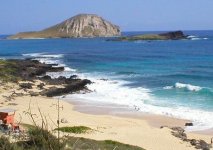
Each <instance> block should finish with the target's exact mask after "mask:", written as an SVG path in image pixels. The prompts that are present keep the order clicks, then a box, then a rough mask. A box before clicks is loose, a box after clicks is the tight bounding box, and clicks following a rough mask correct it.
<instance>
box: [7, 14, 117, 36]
mask: <svg viewBox="0 0 213 150" xmlns="http://www.w3.org/2000/svg"><path fill="white" fill-rule="evenodd" d="M120 34H121V33H120V28H119V27H118V26H116V25H113V24H112V23H110V22H109V21H106V20H104V19H103V18H101V17H99V16H97V15H92V14H80V15H77V16H74V17H72V18H70V19H68V20H65V21H63V22H62V23H60V24H57V25H55V26H52V27H49V28H47V29H44V30H42V31H38V32H23V33H18V34H16V35H13V36H10V37H9V39H30V38H81V37H113V36H120Z"/></svg>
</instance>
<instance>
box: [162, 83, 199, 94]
mask: <svg viewBox="0 0 213 150" xmlns="http://www.w3.org/2000/svg"><path fill="white" fill-rule="evenodd" d="M163 89H166V90H168V89H184V90H187V91H194V92H198V91H200V90H202V89H203V88H202V87H200V86H195V85H191V84H184V83H179V82H177V83H175V85H174V86H165V87H164V88H163Z"/></svg>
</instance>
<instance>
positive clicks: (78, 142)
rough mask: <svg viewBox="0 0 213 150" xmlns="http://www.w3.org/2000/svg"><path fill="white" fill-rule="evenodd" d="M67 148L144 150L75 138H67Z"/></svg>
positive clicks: (113, 142)
mask: <svg viewBox="0 0 213 150" xmlns="http://www.w3.org/2000/svg"><path fill="white" fill-rule="evenodd" d="M67 146H68V147H72V148H70V150H73V149H75V150H89V149H92V150H113V149H116V150H144V149H143V148H140V147H137V146H132V145H128V144H122V143H119V142H116V141H111V140H105V141H96V140H91V139H85V138H76V137H69V138H68V143H67Z"/></svg>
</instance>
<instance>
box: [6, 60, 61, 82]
mask: <svg viewBox="0 0 213 150" xmlns="http://www.w3.org/2000/svg"><path fill="white" fill-rule="evenodd" d="M7 61H8V62H10V65H8V66H5V67H10V68H14V72H13V74H11V75H14V76H16V77H19V78H21V79H24V80H29V79H34V78H37V76H42V75H45V74H46V72H61V71H64V67H56V66H53V65H50V64H44V63H40V62H39V61H37V60H30V59H26V60H17V59H14V60H7Z"/></svg>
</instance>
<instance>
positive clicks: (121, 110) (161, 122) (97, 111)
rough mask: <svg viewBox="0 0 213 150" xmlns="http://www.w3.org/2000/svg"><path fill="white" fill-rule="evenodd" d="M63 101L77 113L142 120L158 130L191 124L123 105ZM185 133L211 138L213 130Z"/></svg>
mask: <svg viewBox="0 0 213 150" xmlns="http://www.w3.org/2000/svg"><path fill="white" fill-rule="evenodd" d="M64 100H65V101H67V102H69V103H70V104H71V105H73V110H74V111H78V112H81V113H85V114H92V115H112V116H117V117H123V118H134V119H142V120H145V121H147V122H148V123H149V124H150V125H151V126H152V127H156V128H160V127H163V126H168V127H174V126H178V127H181V128H183V129H185V128H186V126H185V123H188V122H191V121H190V120H186V119H179V118H174V117H169V116H164V115H157V114H151V113H145V112H141V111H137V110H135V109H130V108H129V107H128V106H125V105H118V104H110V103H98V102H97V101H94V102H88V101H87V102H85V101H83V100H81V99H67V98H64ZM186 132H187V133H195V134H201V135H210V136H213V129H207V130H200V131H187V130H186Z"/></svg>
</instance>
